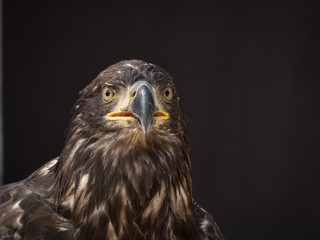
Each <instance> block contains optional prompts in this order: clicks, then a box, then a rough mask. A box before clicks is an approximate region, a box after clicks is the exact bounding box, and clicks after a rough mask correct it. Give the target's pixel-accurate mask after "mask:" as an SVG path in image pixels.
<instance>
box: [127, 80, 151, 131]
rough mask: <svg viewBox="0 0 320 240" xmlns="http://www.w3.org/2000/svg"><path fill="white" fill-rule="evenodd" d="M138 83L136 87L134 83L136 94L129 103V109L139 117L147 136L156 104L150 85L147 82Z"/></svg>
mask: <svg viewBox="0 0 320 240" xmlns="http://www.w3.org/2000/svg"><path fill="white" fill-rule="evenodd" d="M136 84H137V87H136V89H135V86H134V85H135V84H134V85H133V91H134V92H135V94H134V97H133V100H132V101H131V103H130V105H129V111H130V112H131V113H132V114H133V115H134V116H135V117H136V118H137V120H138V122H139V124H140V127H141V130H142V132H143V133H144V136H145V137H147V135H148V132H149V130H150V128H151V125H152V121H153V115H154V113H155V111H156V105H155V102H154V99H153V96H152V94H151V90H150V87H149V85H148V84H147V83H145V82H137V83H136Z"/></svg>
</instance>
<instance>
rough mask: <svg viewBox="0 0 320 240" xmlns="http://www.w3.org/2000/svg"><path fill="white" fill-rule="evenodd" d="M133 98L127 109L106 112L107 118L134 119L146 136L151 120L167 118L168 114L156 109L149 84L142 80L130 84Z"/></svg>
mask: <svg viewBox="0 0 320 240" xmlns="http://www.w3.org/2000/svg"><path fill="white" fill-rule="evenodd" d="M132 92H133V93H134V94H133V99H132V100H131V101H130V103H129V105H128V107H127V110H128V111H116V112H111V113H108V114H107V119H109V120H122V121H129V120H136V121H137V122H138V125H139V127H140V129H141V130H142V132H143V133H144V136H145V137H147V135H148V133H149V131H150V129H151V126H152V123H153V120H161V119H168V118H169V114H168V113H166V112H164V111H161V110H158V107H157V106H156V104H155V102H154V99H153V96H152V93H151V90H150V85H149V84H148V83H146V82H144V81H139V82H136V83H135V84H134V85H133V86H132Z"/></svg>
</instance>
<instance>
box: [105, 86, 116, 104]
mask: <svg viewBox="0 0 320 240" xmlns="http://www.w3.org/2000/svg"><path fill="white" fill-rule="evenodd" d="M102 97H103V99H104V100H105V101H107V102H109V101H111V100H112V99H113V97H114V93H113V91H112V90H111V89H110V88H108V87H104V88H103V90H102Z"/></svg>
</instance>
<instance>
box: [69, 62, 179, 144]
mask: <svg viewBox="0 0 320 240" xmlns="http://www.w3.org/2000/svg"><path fill="white" fill-rule="evenodd" d="M73 122H74V126H77V127H78V126H79V125H81V126H82V129H83V130H84V129H86V130H89V129H90V134H93V133H94V134H98V132H100V134H103V133H107V132H117V133H119V134H118V136H123V137H125V138H126V140H125V142H126V143H128V141H134V142H135V143H145V142H146V141H148V139H151V138H152V137H155V136H156V135H163V134H182V133H183V132H184V131H185V119H184V114H183V112H182V107H181V102H180V98H179V97H178V94H177V91H176V88H175V85H174V83H173V80H172V77H171V76H170V75H169V74H168V73H167V72H166V71H165V70H163V69H162V68H161V67H159V66H156V65H154V64H150V63H146V62H144V61H141V60H130V61H121V62H119V63H117V64H114V65H112V66H110V67H108V68H107V69H106V70H104V71H103V72H101V73H100V74H99V75H98V77H97V78H96V79H95V80H93V81H92V82H91V84H89V85H88V86H87V87H86V88H85V89H84V90H82V91H81V92H80V98H79V100H78V102H77V103H76V104H75V106H74V111H73ZM72 134H74V132H72ZM120 138H121V137H120Z"/></svg>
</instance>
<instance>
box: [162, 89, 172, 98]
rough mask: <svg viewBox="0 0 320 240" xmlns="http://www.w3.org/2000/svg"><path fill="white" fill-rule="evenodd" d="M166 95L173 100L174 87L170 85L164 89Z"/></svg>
mask: <svg viewBox="0 0 320 240" xmlns="http://www.w3.org/2000/svg"><path fill="white" fill-rule="evenodd" d="M163 95H164V97H165V98H166V100H171V98H172V96H173V90H172V88H170V87H168V88H166V89H165V90H164V93H163Z"/></svg>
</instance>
